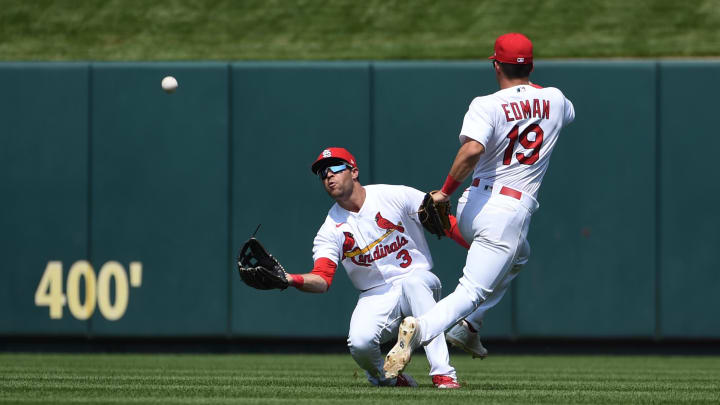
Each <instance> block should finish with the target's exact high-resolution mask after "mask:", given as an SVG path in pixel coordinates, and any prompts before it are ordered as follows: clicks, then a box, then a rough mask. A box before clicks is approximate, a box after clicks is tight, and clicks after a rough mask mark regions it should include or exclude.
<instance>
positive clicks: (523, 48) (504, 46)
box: [488, 32, 533, 65]
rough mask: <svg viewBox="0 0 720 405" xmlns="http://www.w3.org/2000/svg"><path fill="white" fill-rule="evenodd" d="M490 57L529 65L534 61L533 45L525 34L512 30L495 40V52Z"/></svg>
mask: <svg viewBox="0 0 720 405" xmlns="http://www.w3.org/2000/svg"><path fill="white" fill-rule="evenodd" d="M488 59H495V60H496V61H498V62H502V63H512V64H515V65H527V64H530V63H532V61H533V45H532V42H530V39H528V37H526V36H525V35H523V34H520V33H517V32H511V33H509V34H505V35H500V36H499V37H498V39H496V40H495V53H494V54H493V55H492V56H491V57H489V58H488Z"/></svg>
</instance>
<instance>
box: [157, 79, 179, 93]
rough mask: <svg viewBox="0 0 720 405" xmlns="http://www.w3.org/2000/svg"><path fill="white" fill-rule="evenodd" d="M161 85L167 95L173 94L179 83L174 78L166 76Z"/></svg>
mask: <svg viewBox="0 0 720 405" xmlns="http://www.w3.org/2000/svg"><path fill="white" fill-rule="evenodd" d="M161 85H162V88H163V90H165V92H166V93H173V92H174V91H175V90H177V88H178V82H177V80H175V78H174V77H172V76H165V78H164V79H162V83H161Z"/></svg>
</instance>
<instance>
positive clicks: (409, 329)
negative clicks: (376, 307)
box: [383, 316, 420, 378]
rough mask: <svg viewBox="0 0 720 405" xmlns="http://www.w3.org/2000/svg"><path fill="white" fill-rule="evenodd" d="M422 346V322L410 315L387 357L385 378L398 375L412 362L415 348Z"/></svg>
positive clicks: (384, 368) (384, 366) (403, 322)
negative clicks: (411, 358)
mask: <svg viewBox="0 0 720 405" xmlns="http://www.w3.org/2000/svg"><path fill="white" fill-rule="evenodd" d="M419 346H420V324H419V323H418V321H417V319H415V318H413V317H412V316H408V317H407V318H405V319H403V321H402V323H401V324H400V328H399V330H398V341H397V343H396V344H395V346H393V348H392V349H390V352H389V353H388V354H387V356H386V357H385V365H383V370H385V378H395V377H397V376H398V375H399V374H400V373H401V372H402V371H403V370H404V369H405V367H406V366H407V365H408V363H410V357H411V356H412V352H413V350H415V349H416V348H417V347H419Z"/></svg>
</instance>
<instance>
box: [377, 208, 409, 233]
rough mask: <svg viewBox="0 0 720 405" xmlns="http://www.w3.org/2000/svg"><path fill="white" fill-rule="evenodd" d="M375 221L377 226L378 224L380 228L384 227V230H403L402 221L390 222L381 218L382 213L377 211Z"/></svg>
mask: <svg viewBox="0 0 720 405" xmlns="http://www.w3.org/2000/svg"><path fill="white" fill-rule="evenodd" d="M375 222H376V223H377V226H379V227H380V228H382V229H386V230H390V229H395V230H397V231H398V232H401V233H402V232H405V228H403V226H402V222H398V224H397V225H395V224H393V223H392V222H390V221H388V220H387V219H385V218H383V217H382V215H380V212H379V211H378V213H377V214H375Z"/></svg>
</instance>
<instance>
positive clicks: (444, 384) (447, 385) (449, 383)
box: [432, 375, 460, 389]
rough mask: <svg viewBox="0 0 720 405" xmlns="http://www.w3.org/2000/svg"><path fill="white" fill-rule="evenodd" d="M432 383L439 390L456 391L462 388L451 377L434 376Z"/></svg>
mask: <svg viewBox="0 0 720 405" xmlns="http://www.w3.org/2000/svg"><path fill="white" fill-rule="evenodd" d="M432 382H433V384H434V385H435V386H436V387H437V388H442V389H455V388H460V384H458V382H457V380H456V379H454V378H452V377H450V376H449V375H434V376H432Z"/></svg>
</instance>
